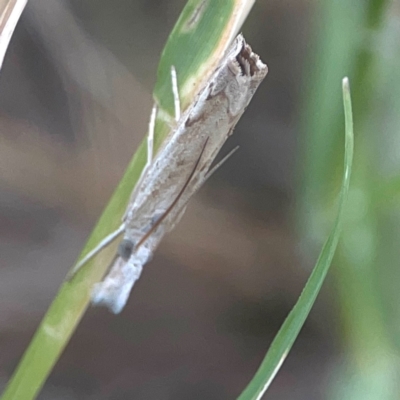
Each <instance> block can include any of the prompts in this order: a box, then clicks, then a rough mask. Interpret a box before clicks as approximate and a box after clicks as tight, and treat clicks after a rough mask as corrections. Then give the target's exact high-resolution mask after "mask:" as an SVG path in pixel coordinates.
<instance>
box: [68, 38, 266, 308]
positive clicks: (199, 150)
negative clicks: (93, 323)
mask: <svg viewBox="0 0 400 400" xmlns="http://www.w3.org/2000/svg"><path fill="white" fill-rule="evenodd" d="M267 72H268V69H267V66H266V65H265V64H264V63H263V62H262V61H261V60H260V58H259V56H258V55H257V54H255V53H253V51H252V49H251V47H250V46H249V45H248V44H247V43H246V42H245V40H244V38H243V36H242V35H239V36H237V38H236V39H235V40H234V42H233V43H232V45H231V47H230V48H229V49H228V50H227V52H226V53H225V55H224V56H223V58H222V59H221V62H220V63H219V65H218V66H217V68H216V69H215V71H214V72H213V73H212V75H211V77H210V79H209V80H208V81H207V83H206V84H205V86H204V87H203V88H202V89H201V90H200V91H199V93H198V94H197V96H196V98H195V100H194V101H193V103H192V104H191V105H190V106H189V107H188V108H187V109H186V111H185V112H184V113H183V114H182V115H181V112H180V106H179V104H180V102H179V93H178V84H177V76H176V71H175V69H174V68H173V67H172V69H171V77H172V89H173V94H174V102H175V119H176V122H175V126H174V127H172V130H171V132H170V134H169V136H168V137H167V138H166V139H165V140H164V144H163V146H162V148H161V149H160V150H159V151H158V152H157V154H156V155H155V157H154V158H153V138H154V125H155V119H156V116H157V112H158V110H157V106H154V107H153V111H152V114H151V119H150V123H149V134H148V139H147V157H148V159H147V163H146V167H145V168H144V170H143V172H142V175H141V177H140V179H139V181H138V183H137V185H136V186H135V189H134V190H133V192H132V195H131V198H130V201H129V204H128V206H127V209H126V212H125V214H124V216H123V219H122V223H121V225H120V227H119V228H118V229H117V230H116V231H115V232H113V233H111V234H110V235H109V236H107V237H106V238H105V239H104V240H103V241H102V242H101V243H100V244H99V245H98V246H96V248H95V249H93V250H92V251H90V252H89V253H88V254H87V255H86V256H85V257H84V258H83V259H82V261H81V262H80V263H79V264H77V265H76V267H75V268H74V271H75V272H76V271H77V270H78V269H79V268H81V267H82V266H83V264H85V263H86V262H87V261H88V260H89V259H90V258H92V257H93V256H94V255H95V254H96V253H98V252H99V251H100V250H101V249H102V248H104V247H105V246H107V244H109V243H110V242H111V241H113V240H115V239H116V238H117V237H119V236H120V235H121V234H123V239H122V240H121V242H120V244H119V247H118V251H117V254H116V255H115V257H114V260H113V261H112V263H111V266H110V269H109V272H108V274H107V275H106V277H105V278H104V280H103V281H102V282H100V283H97V284H96V285H95V286H94V288H93V292H92V298H91V301H92V303H93V304H95V305H105V306H106V307H108V308H109V309H110V310H111V311H112V312H114V313H119V312H120V311H121V310H122V309H123V307H124V306H125V304H126V302H127V299H128V297H129V294H130V292H131V289H132V287H133V285H134V283H135V281H136V280H137V279H138V278H139V277H140V275H141V272H142V269H143V266H144V265H145V264H146V263H147V262H148V261H149V260H150V258H151V257H152V255H153V253H154V251H155V250H156V248H157V246H158V245H159V243H160V241H161V240H162V238H163V237H164V235H165V234H166V233H167V232H169V231H170V230H171V229H173V227H174V226H175V225H176V224H177V223H178V222H179V220H180V218H181V217H182V215H183V213H184V212H185V209H186V206H187V203H188V201H189V200H190V198H191V197H192V196H193V195H194V194H195V193H196V192H197V191H198V189H199V188H200V187H201V186H202V185H203V183H204V182H205V181H206V180H207V178H208V177H209V176H210V175H211V174H212V173H213V172H214V171H215V169H216V168H218V166H219V165H220V163H219V164H217V166H215V167H212V168H211V165H212V163H213V161H214V159H215V157H216V156H217V154H218V152H219V150H220V149H221V147H222V145H223V144H224V143H225V141H226V140H227V139H228V137H229V136H230V135H231V134H232V132H233V129H234V127H235V125H236V124H237V122H238V121H239V119H240V117H241V115H242V114H243V112H244V111H245V109H246V107H247V105H248V104H249V102H250V100H251V98H252V97H253V95H254V93H255V91H256V90H257V88H258V86H259V85H260V83H261V82H262V80H263V79H264V78H265V76H266V74H267Z"/></svg>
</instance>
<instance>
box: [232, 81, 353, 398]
mask: <svg viewBox="0 0 400 400" xmlns="http://www.w3.org/2000/svg"><path fill="white" fill-rule="evenodd" d="M343 101H344V112H345V121H346V128H345V156H344V174H343V181H342V187H341V191H340V198H339V208H338V213H337V216H336V220H335V224H334V226H333V229H332V231H331V233H330V235H329V237H328V239H327V241H326V242H325V244H324V246H323V248H322V251H321V253H320V255H319V258H318V261H317V263H316V265H315V267H314V269H313V271H312V273H311V276H310V278H309V279H308V281H307V283H306V285H305V287H304V289H303V292H302V293H301V295H300V297H299V300H298V301H297V303H296V305H295V306H294V307H293V309H292V311H291V312H290V313H289V315H288V317H287V318H286V320H285V322H284V323H283V325H282V327H281V329H280V330H279V332H278V334H277V335H276V337H275V339H274V340H273V342H272V344H271V347H270V349H269V351H268V352H267V354H266V356H265V358H264V360H263V362H262V363H261V366H260V367H259V369H258V371H257V372H256V374H255V375H254V377H253V379H252V380H251V382H250V383H249V385H248V386H247V388H246V389H245V390H244V391H243V393H242V394H241V395H240V396H239V400H256V399H261V398H262V396H263V395H264V393H265V391H266V390H267V389H268V387H269V386H270V384H271V382H272V380H273V379H274V377H275V375H276V374H277V372H278V371H279V369H280V367H281V366H282V364H283V362H284V361H285V358H286V357H287V355H288V353H289V351H290V349H291V347H292V345H293V343H294V341H295V340H296V338H297V336H298V334H299V332H300V330H301V328H302V326H303V324H304V322H305V320H306V318H307V316H308V314H309V312H310V310H311V308H312V306H313V304H314V302H315V299H316V298H317V295H318V293H319V291H320V289H321V286H322V284H323V282H324V279H325V277H326V274H327V272H328V270H329V267H330V264H331V262H332V259H333V256H334V253H335V250H336V247H337V244H338V241H339V236H340V228H341V225H342V220H343V216H344V209H345V205H346V200H347V195H348V191H349V185H350V176H351V167H352V160H353V142H354V139H353V116H352V107H351V98H350V88H349V83H348V79H347V78H344V79H343Z"/></svg>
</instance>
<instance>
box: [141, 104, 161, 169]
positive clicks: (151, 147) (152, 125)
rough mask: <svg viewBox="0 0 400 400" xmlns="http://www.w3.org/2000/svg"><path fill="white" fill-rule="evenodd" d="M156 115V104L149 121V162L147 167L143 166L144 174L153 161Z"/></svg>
mask: <svg viewBox="0 0 400 400" xmlns="http://www.w3.org/2000/svg"><path fill="white" fill-rule="evenodd" d="M156 115H157V106H156V105H155V104H154V106H153V109H152V110H151V116H150V121H149V133H148V135H147V162H146V165H145V167H144V168H143V172H142V174H143V173H144V172H145V171H146V170H147V168H149V166H150V165H151V163H152V162H153V156H154V129H155V126H156Z"/></svg>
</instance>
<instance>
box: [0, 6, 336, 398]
mask: <svg viewBox="0 0 400 400" xmlns="http://www.w3.org/2000/svg"><path fill="white" fill-rule="evenodd" d="M184 4H185V1H183V0H179V1H178V0H174V1H164V0H152V1H150V0H139V1H132V0H118V1H113V2H110V1H100V0H96V1H91V0H86V1H84V2H81V1H77V0H68V1H67V0H58V1H57V2H54V1H46V0H32V1H30V2H28V6H27V8H26V10H25V11H24V13H23V15H22V18H21V20H20V23H19V24H18V26H17V29H16V31H15V34H14V37H13V39H12V41H11V44H10V47H9V50H8V53H7V56H6V59H5V63H4V68H3V70H2V71H1V74H0V235H1V236H0V254H1V257H0V298H1V306H0V332H1V334H0V337H1V339H0V340H1V342H0V368H1V369H0V373H1V375H0V378H1V382H2V383H3V384H4V383H5V382H6V381H7V379H8V377H9V376H10V374H11V373H12V371H13V369H14V368H15V366H16V364H17V362H18V360H19V358H20V356H21V355H22V353H23V351H24V349H25V347H26V346H27V344H28V343H29V341H30V339H31V337H32V335H33V333H34V331H35V329H36V327H37V325H38V323H39V321H40V319H41V318H42V316H43V314H44V312H45V311H46V309H47V307H48V306H49V304H50V302H51V300H52V298H53V297H54V295H55V294H56V292H57V289H58V287H59V285H60V284H61V282H62V280H63V279H64V277H65V275H66V273H67V271H68V269H69V268H70V266H71V265H72V263H73V262H74V261H75V259H76V257H77V255H78V253H79V251H80V249H81V248H82V246H83V244H84V241H85V238H86V237H87V235H88V234H89V233H90V231H91V228H92V227H93V225H94V223H95V221H96V218H97V217H98V216H99V215H100V214H101V211H102V209H103V207H104V206H105V204H106V202H107V200H108V199H109V197H110V195H111V193H112V192H113V190H114V188H115V187H116V185H117V183H118V181H119V179H120V177H121V176H122V174H123V172H124V169H125V168H126V166H127V163H128V162H129V160H130V158H131V156H132V155H133V153H134V151H135V149H136V147H137V146H138V144H139V142H140V141H141V139H142V137H143V135H144V132H145V131H146V127H147V121H148V115H149V112H150V107H151V103H152V101H151V90H152V87H153V85H154V82H155V73H156V68H157V62H158V58H159V54H160V52H161V50H162V47H163V45H164V43H165V41H166V39H167V36H168V33H169V32H170V30H171V29H172V26H173V24H174V23H175V21H176V19H177V17H178V15H179V13H180V11H181V9H182V8H183V6H184ZM314 6H315V4H314V2H312V1H306V0H303V1H290V0H288V1H272V0H271V1H265V2H264V1H259V2H257V3H256V5H255V7H254V9H253V10H252V12H251V13H250V15H249V18H248V20H247V22H246V24H245V25H244V27H243V33H244V36H245V38H246V39H247V41H248V42H249V43H250V44H251V45H252V47H253V49H254V50H255V51H256V52H257V53H258V54H260V56H261V57H262V59H263V60H264V61H265V62H266V63H267V64H268V66H269V71H270V72H269V75H268V76H267V79H266V81H265V82H264V83H263V84H262V86H261V87H260V89H259V91H258V92H257V94H256V96H255V98H254V100H253V101H252V103H251V105H250V107H249V108H248V110H247V112H246V113H245V115H244V117H243V118H242V120H241V121H240V123H239V125H238V127H237V129H236V131H235V134H234V136H233V137H232V139H230V140H229V142H228V143H227V145H226V148H224V149H223V153H226V152H227V151H228V150H229V149H231V148H233V147H234V146H235V145H237V144H239V145H240V150H239V151H238V152H237V153H236V154H235V156H234V157H232V158H231V159H230V160H229V161H228V162H227V163H226V164H225V165H224V166H223V168H221V169H220V170H219V171H218V172H217V173H216V174H215V175H214V176H213V177H212V178H211V179H210V181H209V182H208V183H207V185H206V187H204V189H202V190H201V192H200V193H199V194H198V195H197V196H196V198H195V199H194V200H193V201H192V202H191V204H190V206H189V208H188V211H187V212H186V215H185V216H184V218H183V220H182V222H181V223H180V224H179V226H178V227H177V228H176V229H175V230H174V232H173V233H172V234H170V235H168V237H167V238H166V240H165V241H164V242H163V243H162V245H161V247H160V249H159V251H158V252H157V253H156V255H155V257H154V259H153V260H152V262H151V263H149V264H148V265H147V266H146V268H145V270H144V273H143V275H142V277H141V279H140V281H139V282H138V284H137V285H136V286H135V288H134V290H133V292H132V295H131V298H130V300H129V303H128V305H127V307H126V308H125V310H124V311H123V312H122V314H121V315H119V316H117V317H116V316H114V315H111V314H110V313H109V312H108V311H107V310H105V309H102V308H91V309H90V310H89V311H88V312H87V314H86V316H85V318H84V320H83V322H82V323H81V325H80V326H79V328H78V330H77V332H76V334H75V335H74V337H73V339H72V341H71V342H70V344H69V345H68V347H67V349H66V350H65V352H64V354H63V356H62V358H61V360H60V361H59V363H58V364H57V366H56V367H55V369H54V371H53V373H52V375H51V376H50V378H49V380H48V382H47V384H46V386H45V388H44V390H43V391H42V393H41V395H40V396H39V398H40V399H115V400H117V399H131V398H132V399H133V398H135V399H143V400H145V399H160V400H161V399H208V400H212V399H218V400H220V399H232V398H235V397H236V396H237V395H238V394H239V393H240V392H241V390H242V389H243V388H244V386H245V385H246V384H247V383H248V381H249V380H250V378H251V376H252V375H253V373H254V371H255V370H256V368H257V367H258V365H259V363H260V362H261V360H262V357H263V355H264V354H265V352H266V350H267V349H268V345H269V343H270V342H271V340H272V338H273V337H274V335H275V334H276V332H277V330H278V328H279V326H280V325H281V323H282V322H283V320H284V318H285V316H286V315H287V313H288V312H289V310H290V309H291V307H292V306H293V304H294V303H295V301H296V299H297V297H298V295H299V294H300V292H301V289H302V287H303V285H304V283H305V280H306V278H307V277H308V275H309V271H310V267H311V266H312V265H313V263H314V261H315V258H313V255H311V256H310V257H307V259H305V258H304V257H303V256H302V253H301V252H300V251H299V248H298V247H299V246H298V243H299V240H298V238H297V237H296V235H295V229H294V223H293V213H294V211H295V189H296V187H297V185H298V184H301V182H299V180H298V178H299V174H298V173H297V171H296V167H297V166H298V165H300V164H301V160H300V159H299V157H300V156H301V154H300V152H299V141H300V140H301V137H300V133H299V109H300V106H301V99H302V90H303V84H302V79H303V76H304V68H305V67H304V65H305V57H307V55H308V54H309V52H310V51H311V50H310V49H309V42H310V40H309V35H310V18H311V15H312V13H313V7H314ZM339 84H340V82H339ZM333 297H334V295H333V294H332V293H331V294H330V290H329V285H326V286H325V288H324V291H323V293H322V295H321V296H320V297H319V299H318V302H317V304H316V307H315V308H314V310H313V311H312V313H311V316H310V318H309V319H308V321H307V323H306V325H305V327H304V329H303V331H302V333H301V335H300V337H299V339H298V341H297V342H296V344H295V346H294V348H293V351H292V352H291V354H290V356H289V357H288V359H287V361H286V362H285V364H284V366H283V368H282V370H281V372H280V373H279V374H278V376H277V378H276V380H275V382H274V383H273V384H272V387H271V389H270V391H269V392H268V398H269V399H276V400H278V399H288V398H293V399H308V400H312V399H323V398H325V397H324V393H325V390H326V386H327V382H328V377H329V375H330V371H331V370H332V368H333V367H334V366H335V364H336V363H337V361H338V357H339V354H338V352H339V349H338V348H337V347H336V342H337V335H336V333H337V332H335V330H337V325H336V324H335V313H334V311H335V310H334V309H333V307H332V303H333V302H332V301H331V300H332V299H333Z"/></svg>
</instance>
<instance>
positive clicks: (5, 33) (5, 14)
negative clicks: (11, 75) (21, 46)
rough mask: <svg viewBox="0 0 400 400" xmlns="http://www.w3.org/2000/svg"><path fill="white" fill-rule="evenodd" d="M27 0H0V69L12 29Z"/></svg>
mask: <svg viewBox="0 0 400 400" xmlns="http://www.w3.org/2000/svg"><path fill="white" fill-rule="evenodd" d="M27 1H28V0H0V69H1V67H2V66H3V61H4V56H5V55H6V51H7V48H8V45H9V43H10V40H11V36H12V34H13V33H14V29H15V27H16V26H17V23H18V21H19V18H20V16H21V14H22V11H24V9H25V6H26V3H27Z"/></svg>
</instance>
